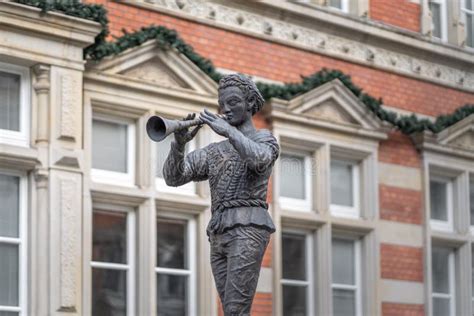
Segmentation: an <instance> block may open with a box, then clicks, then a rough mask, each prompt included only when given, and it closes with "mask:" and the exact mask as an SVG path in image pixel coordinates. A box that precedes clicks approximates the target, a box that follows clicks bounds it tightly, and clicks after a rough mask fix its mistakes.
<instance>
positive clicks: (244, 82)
mask: <svg viewBox="0 0 474 316" xmlns="http://www.w3.org/2000/svg"><path fill="white" fill-rule="evenodd" d="M264 102H265V101H264V99H263V97H262V95H261V94H260V91H258V88H257V86H256V85H255V83H254V82H253V81H252V79H250V78H249V77H247V76H245V75H242V74H231V75H227V76H224V77H222V79H221V80H220V81H219V107H220V109H221V112H222V114H224V115H226V116H227V120H228V121H229V123H230V124H231V125H234V126H239V125H241V124H242V123H244V122H245V121H247V120H251V119H252V116H253V115H254V114H255V113H257V112H258V111H260V109H261V108H262V106H263V103H264Z"/></svg>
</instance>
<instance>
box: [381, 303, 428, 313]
mask: <svg viewBox="0 0 474 316" xmlns="http://www.w3.org/2000/svg"><path fill="white" fill-rule="evenodd" d="M382 315H383V316H424V315H425V309H424V307H423V305H416V304H398V303H382Z"/></svg>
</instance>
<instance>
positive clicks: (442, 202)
mask: <svg viewBox="0 0 474 316" xmlns="http://www.w3.org/2000/svg"><path fill="white" fill-rule="evenodd" d="M447 195H448V185H447V183H446V182H439V181H433V180H431V181H430V204H431V219H436V220H441V221H447V220H448V201H447Z"/></svg>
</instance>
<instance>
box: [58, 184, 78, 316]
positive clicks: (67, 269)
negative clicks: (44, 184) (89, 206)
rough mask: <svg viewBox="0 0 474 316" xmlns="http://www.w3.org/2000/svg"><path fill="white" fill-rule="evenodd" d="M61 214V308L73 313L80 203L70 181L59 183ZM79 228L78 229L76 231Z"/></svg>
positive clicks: (76, 289) (75, 296)
mask: <svg viewBox="0 0 474 316" xmlns="http://www.w3.org/2000/svg"><path fill="white" fill-rule="evenodd" d="M59 183H60V184H59V186H60V208H61V210H60V214H61V253H60V256H61V272H60V273H61V307H62V308H66V309H68V310H72V311H75V305H76V304H77V291H78V287H79V284H77V279H78V278H77V271H78V266H79V265H80V262H79V261H78V260H77V257H76V256H75V255H79V256H80V252H81V251H80V244H81V241H80V239H81V235H80V225H78V223H80V222H81V211H80V205H81V203H77V202H78V201H77V200H78V199H77V197H76V196H77V193H78V192H80V187H79V183H77V182H76V181H74V180H70V179H62V180H60V181H59ZM78 227H79V229H78Z"/></svg>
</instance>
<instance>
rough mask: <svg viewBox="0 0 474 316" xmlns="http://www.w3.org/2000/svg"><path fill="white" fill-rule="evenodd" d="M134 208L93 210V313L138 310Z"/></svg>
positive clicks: (121, 313) (131, 312)
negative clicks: (136, 301)
mask: <svg viewBox="0 0 474 316" xmlns="http://www.w3.org/2000/svg"><path fill="white" fill-rule="evenodd" d="M134 215H135V214H134V212H133V210H131V209H127V208H119V207H113V208H112V207H104V208H98V207H96V209H95V210H94V211H93V223H92V225H93V232H92V262H91V267H92V315H129V316H130V315H134V314H135V307H134V304H135V301H134V300H135V291H134V284H135V270H134V264H135V244H134V242H135V216H134Z"/></svg>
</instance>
